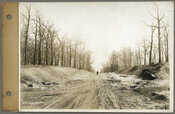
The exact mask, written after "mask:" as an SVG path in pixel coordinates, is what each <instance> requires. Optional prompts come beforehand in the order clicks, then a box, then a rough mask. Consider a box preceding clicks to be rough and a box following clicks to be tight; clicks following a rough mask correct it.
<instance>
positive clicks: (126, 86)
mask: <svg viewBox="0 0 175 114" xmlns="http://www.w3.org/2000/svg"><path fill="white" fill-rule="evenodd" d="M113 75H114V74H112V73H111V74H100V75H95V74H92V76H89V77H88V78H76V79H75V80H69V81H67V82H66V83H65V84H64V85H63V84H62V86H61V87H60V89H59V90H52V91H50V90H49V91H47V90H46V91H25V92H21V94H22V98H21V104H22V105H21V108H23V109H25V108H30V109H32V108H35V109H36V108H39V109H166V108H168V101H161V102H160V101H159V100H158V101H157V100H152V99H151V97H149V96H147V95H146V94H145V95H144V94H141V93H139V92H136V91H134V90H133V89H132V87H134V85H135V83H138V82H139V81H141V80H140V79H137V80H136V79H134V78H133V77H130V78H127V77H126V76H121V75H117V74H115V75H117V76H115V78H114V77H113Z"/></svg>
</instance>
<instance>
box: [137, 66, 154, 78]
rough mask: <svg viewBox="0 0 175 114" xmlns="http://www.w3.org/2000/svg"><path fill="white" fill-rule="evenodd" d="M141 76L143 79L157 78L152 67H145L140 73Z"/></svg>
mask: <svg viewBox="0 0 175 114" xmlns="http://www.w3.org/2000/svg"><path fill="white" fill-rule="evenodd" d="M139 77H141V78H142V79H143V80H154V79H156V78H157V77H156V76H155V73H154V71H153V70H151V69H143V70H142V72H141V73H140V74H139Z"/></svg>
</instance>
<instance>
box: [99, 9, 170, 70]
mask: <svg viewBox="0 0 175 114" xmlns="http://www.w3.org/2000/svg"><path fill="white" fill-rule="evenodd" d="M148 13H149V15H150V17H151V18H152V24H151V25H149V24H147V23H146V22H143V23H144V24H145V25H146V27H149V28H150V37H148V38H143V39H142V40H141V41H139V42H138V43H137V48H135V49H131V47H121V48H120V51H115V50H114V51H113V52H112V54H111V55H110V57H109V60H108V62H107V63H105V64H103V68H102V69H101V70H102V72H114V71H119V70H124V69H128V68H131V67H133V66H141V65H152V64H155V63H161V62H169V60H168V59H169V57H168V55H169V52H168V50H169V48H168V43H169V42H168V39H169V31H170V29H169V24H168V21H165V19H166V17H165V15H164V13H162V12H160V10H159V7H158V6H157V8H156V15H153V14H152V13H150V12H148ZM160 14H162V15H160ZM156 31H157V32H156Z"/></svg>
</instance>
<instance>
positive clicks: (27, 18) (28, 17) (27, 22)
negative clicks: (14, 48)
mask: <svg viewBox="0 0 175 114" xmlns="http://www.w3.org/2000/svg"><path fill="white" fill-rule="evenodd" d="M26 10H27V12H26V13H25V14H22V15H23V17H24V19H25V22H24V28H23V29H25V30H24V31H25V45H24V64H25V65H26V64H27V45H28V38H29V27H30V21H31V6H30V5H27V6H26Z"/></svg>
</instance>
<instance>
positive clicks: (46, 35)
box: [20, 5, 93, 71]
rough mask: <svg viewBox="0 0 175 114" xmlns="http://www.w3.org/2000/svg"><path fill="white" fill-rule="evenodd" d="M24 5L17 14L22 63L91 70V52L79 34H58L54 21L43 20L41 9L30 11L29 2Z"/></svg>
mask: <svg viewBox="0 0 175 114" xmlns="http://www.w3.org/2000/svg"><path fill="white" fill-rule="evenodd" d="M25 7H26V11H24V12H23V13H21V14H20V16H21V20H20V23H22V24H21V30H20V41H21V53H20V54H21V55H20V56H21V64H22V65H30V64H33V65H55V66H60V67H73V68H77V69H85V70H88V71H93V68H92V67H91V64H92V59H91V52H90V51H89V50H87V49H86V47H85V43H84V42H83V41H81V40H80V38H79V37H74V38H72V37H71V38H70V37H68V35H67V34H66V33H64V35H60V34H59V33H60V32H59V31H60V30H57V29H56V28H55V27H54V24H52V23H50V22H48V21H47V20H44V17H43V16H42V13H41V11H39V10H34V11H32V8H31V6H30V5H26V6H25ZM33 12H34V13H33Z"/></svg>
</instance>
